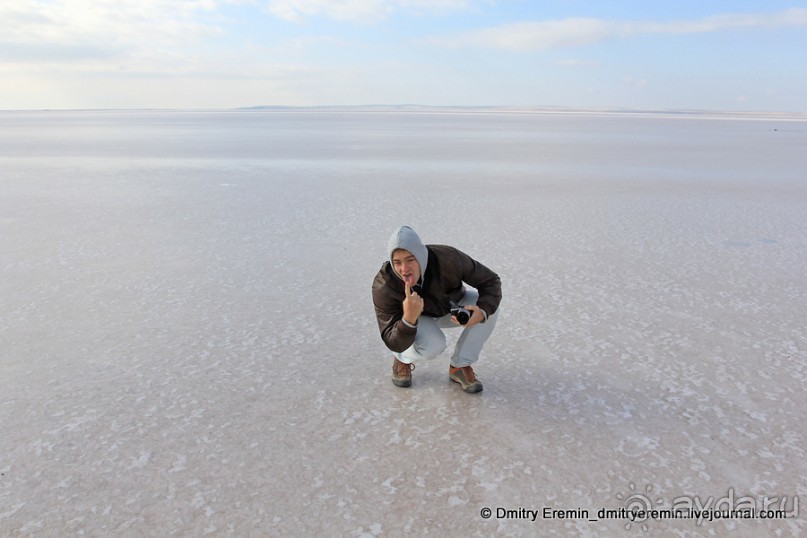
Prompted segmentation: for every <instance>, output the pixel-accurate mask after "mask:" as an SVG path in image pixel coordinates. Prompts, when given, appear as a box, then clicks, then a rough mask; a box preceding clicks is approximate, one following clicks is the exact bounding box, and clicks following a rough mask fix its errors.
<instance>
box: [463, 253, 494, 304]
mask: <svg viewBox="0 0 807 538" xmlns="http://www.w3.org/2000/svg"><path fill="white" fill-rule="evenodd" d="M455 253H456V256H457V259H458V263H459V266H460V268H461V274H462V280H463V282H466V283H468V284H470V285H471V286H473V287H474V288H476V289H477V291H479V299H477V301H476V305H477V306H478V307H479V308H481V309H482V310H484V311H485V313H486V314H487V315H488V316H492V315H493V314H495V313H496V310H498V308H499V303H501V301H502V281H501V279H499V275H497V274H496V273H494V272H493V271H491V270H490V269H488V268H487V267H485V266H484V265H482V264H481V263H479V262H478V261H476V260H475V259H473V258H471V257H470V256H468V255H467V254H465V253H464V252H462V251H460V250H456V249H455Z"/></svg>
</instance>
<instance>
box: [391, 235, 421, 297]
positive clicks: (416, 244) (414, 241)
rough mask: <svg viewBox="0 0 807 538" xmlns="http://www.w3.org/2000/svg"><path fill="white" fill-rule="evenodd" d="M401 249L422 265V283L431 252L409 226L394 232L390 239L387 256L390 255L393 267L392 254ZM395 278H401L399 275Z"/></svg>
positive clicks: (396, 274)
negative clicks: (409, 253)
mask: <svg viewBox="0 0 807 538" xmlns="http://www.w3.org/2000/svg"><path fill="white" fill-rule="evenodd" d="M401 248H402V249H404V250H408V251H409V252H411V253H412V254H413V255H414V256H415V259H416V260H417V261H418V263H419V264H420V282H421V283H422V282H423V275H425V274H426V263H427V262H428V261H429V251H428V249H427V248H426V245H424V244H423V241H421V240H420V236H419V235H418V234H417V233H416V232H415V230H413V229H412V228H410V227H409V226H401V227H400V228H398V229H397V230H395V231H394V232H392V235H391V236H390V238H389V242H388V243H387V254H388V255H389V262H390V265H392V253H393V252H395V251H396V250H398V249H401ZM393 272H395V271H393ZM395 276H397V277H398V278H401V276H400V275H399V274H398V273H395Z"/></svg>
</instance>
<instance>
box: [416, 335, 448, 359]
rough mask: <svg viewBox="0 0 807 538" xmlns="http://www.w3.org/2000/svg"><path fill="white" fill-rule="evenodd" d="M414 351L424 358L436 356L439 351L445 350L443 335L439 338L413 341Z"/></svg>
mask: <svg viewBox="0 0 807 538" xmlns="http://www.w3.org/2000/svg"><path fill="white" fill-rule="evenodd" d="M414 347H415V351H416V352H417V353H418V355H420V356H421V357H423V358H424V359H426V360H430V359H433V358H435V357H437V356H438V355H439V354H440V353H442V352H443V351H445V350H446V339H445V337H443V338H441V339H439V340H436V339H435V340H431V341H425V342H415V346H414Z"/></svg>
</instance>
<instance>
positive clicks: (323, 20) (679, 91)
mask: <svg viewBox="0 0 807 538" xmlns="http://www.w3.org/2000/svg"><path fill="white" fill-rule="evenodd" d="M806 58H807V2H795V1H777V0H769V1H765V2H760V1H755V2H751V1H744V0H736V1H721V0H701V1H697V2H695V1H689V0H682V1H678V2H639V1H618V2H606V1H591V0H546V1H519V0H511V1H504V0H502V1H497V0H255V1H251V0H3V2H2V3H0V109H6V110H9V109H32V108H33V109H41V108H53V109H59V108H231V107H242V106H255V105H303V106H315V105H363V104H420V105H435V106H441V105H469V106H484V105H493V106H559V107H572V108H588V107H596V108H631V109H701V110H740V111H795V112H807V60H806Z"/></svg>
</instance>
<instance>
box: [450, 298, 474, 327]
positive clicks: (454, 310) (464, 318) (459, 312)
mask: <svg viewBox="0 0 807 538" xmlns="http://www.w3.org/2000/svg"><path fill="white" fill-rule="evenodd" d="M450 302H451V315H452V316H454V317H455V318H457V321H459V322H460V325H465V324H466V323H468V320H470V319H471V311H470V310H468V309H467V308H464V307H462V306H460V305H458V304H457V303H455V302H454V301H450Z"/></svg>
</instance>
